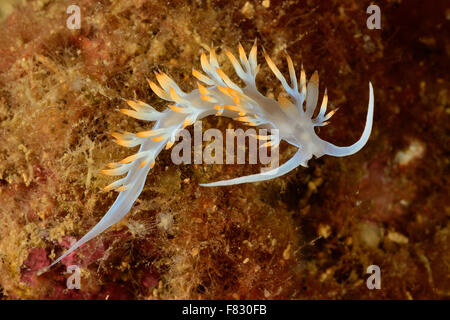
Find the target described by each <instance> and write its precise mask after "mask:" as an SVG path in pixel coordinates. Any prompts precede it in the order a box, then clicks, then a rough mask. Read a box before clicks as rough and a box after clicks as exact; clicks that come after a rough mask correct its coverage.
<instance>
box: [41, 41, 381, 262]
mask: <svg viewBox="0 0 450 320" xmlns="http://www.w3.org/2000/svg"><path fill="white" fill-rule="evenodd" d="M238 50H239V60H238V59H237V58H236V57H235V56H234V55H233V54H232V53H231V52H230V51H226V55H227V57H228V59H229V60H230V62H231V64H232V65H233V67H234V70H235V71H236V74H237V75H238V77H239V78H240V79H241V80H242V82H243V83H244V86H243V87H240V86H238V85H237V84H235V83H234V82H233V81H232V80H231V79H230V78H229V77H228V76H227V75H226V74H225V73H224V72H223V71H222V69H221V68H220V66H219V63H218V61H217V58H216V53H215V50H214V48H211V49H210V52H209V59H208V58H207V56H206V54H205V53H202V54H201V57H200V61H201V66H202V69H203V72H204V73H201V72H199V71H197V70H193V71H192V75H193V76H194V77H195V78H197V79H198V80H199V83H198V88H197V89H195V90H193V91H191V92H188V93H186V92H183V91H182V90H181V89H180V88H179V86H178V85H177V84H176V83H175V82H174V81H173V80H172V79H171V78H170V77H168V76H167V75H166V74H164V73H156V80H157V82H158V83H159V86H158V85H157V84H156V83H155V82H153V81H149V85H150V87H151V89H152V90H153V92H154V93H155V94H156V95H157V96H159V97H160V98H161V99H164V100H167V101H169V107H168V108H167V109H166V110H165V111H163V112H159V111H157V110H155V109H154V108H153V107H151V106H150V105H148V104H146V103H145V102H142V101H131V100H127V104H128V105H129V106H130V108H131V109H120V111H121V112H122V113H124V114H126V115H128V116H130V117H133V118H136V119H141V120H147V121H154V122H155V124H154V126H153V128H152V129H151V130H148V131H143V132H138V133H136V134H133V133H128V132H126V133H113V134H112V136H113V137H114V138H115V140H116V142H117V143H118V144H119V145H122V146H126V147H134V146H140V148H139V151H138V152H137V153H136V154H134V155H131V156H129V157H127V158H125V159H123V160H122V161H120V162H119V163H110V164H108V167H109V168H108V169H105V170H103V171H102V173H104V174H107V175H123V174H126V176H125V177H123V178H121V179H118V180H117V181H115V182H114V183H112V184H110V185H109V186H107V187H106V188H105V191H109V190H116V191H119V192H120V193H119V195H118V196H117V198H116V200H115V202H114V204H113V205H112V206H111V208H110V209H109V210H108V212H107V213H106V214H105V215H104V216H103V218H102V219H101V220H100V221H99V222H98V223H97V225H95V226H94V227H93V228H92V229H91V230H90V231H89V232H88V233H87V234H86V235H84V236H83V237H82V238H81V239H80V240H78V241H77V242H76V243H75V244H74V245H73V246H72V247H71V248H70V249H69V250H67V251H66V252H65V253H64V254H63V255H62V256H60V257H59V258H58V259H56V260H55V261H54V262H53V263H52V264H51V265H50V266H49V267H51V266H53V265H54V264H56V263H58V262H59V261H61V259H63V258H64V257H66V256H67V255H68V254H69V253H71V252H72V251H74V250H75V249H77V248H78V247H79V246H81V245H82V244H84V243H86V242H87V241H89V240H91V239H92V238H94V237H95V236H97V235H98V234H100V233H102V232H103V231H105V230H106V229H107V228H109V227H110V226H112V225H114V224H115V223H117V222H119V221H120V220H121V219H122V218H123V217H124V216H125V215H126V214H127V213H128V212H129V210H130V208H131V206H132V205H133V203H134V202H135V201H136V199H137V197H138V196H139V194H140V193H141V191H142V189H143V187H144V184H145V180H146V177H147V174H148V172H149V171H150V169H151V168H152V167H153V165H154V163H155V159H156V157H157V156H158V154H159V153H160V152H161V151H162V150H163V149H164V148H166V149H169V148H171V147H172V146H173V144H174V143H175V139H176V134H177V132H178V131H179V130H180V129H182V128H184V127H186V126H188V125H191V124H193V123H194V122H195V121H196V120H200V119H202V118H205V117H207V116H210V115H217V116H222V117H230V118H233V119H235V120H237V121H242V122H244V123H245V124H247V125H249V126H255V127H260V128H265V129H277V130H278V132H279V135H278V139H276V140H274V139H270V137H269V140H268V143H269V144H270V145H271V146H272V147H276V146H277V145H278V144H279V143H280V142H281V140H284V141H286V142H288V143H289V144H291V145H293V146H295V147H297V148H298V150H297V152H296V153H295V154H294V156H293V157H292V158H291V159H289V160H288V161H286V162H285V163H284V164H283V165H281V166H280V167H278V168H275V169H272V170H270V171H268V172H264V173H260V174H254V175H249V176H245V177H239V178H235V179H231V180H224V181H218V182H213V183H207V184H202V186H209V187H214V186H227V185H234V184H240V183H248V182H256V181H263V180H268V179H273V178H276V177H279V176H281V175H284V174H286V173H288V172H289V171H291V170H293V169H294V168H296V167H298V166H299V165H302V166H306V165H307V162H308V160H310V159H311V158H312V156H315V157H316V158H318V157H321V156H322V155H332V156H336V157H343V156H347V155H351V154H354V153H356V152H358V151H359V150H360V149H361V148H362V147H363V146H364V145H365V144H366V142H367V141H368V139H369V137H370V133H371V130H372V119H373V110H374V97H373V88H372V84H371V83H369V106H368V112H367V117H366V124H365V128H364V131H363V133H362V135H361V137H360V139H359V140H358V141H357V142H356V143H354V144H353V145H351V146H348V147H338V146H335V145H333V144H331V143H329V142H327V141H324V140H322V139H320V138H319V136H317V134H316V133H315V131H314V127H320V126H324V125H326V124H328V120H329V119H330V118H331V116H332V115H333V114H334V113H335V111H336V110H334V111H331V112H329V113H326V108H327V102H328V96H327V93H326V90H325V94H324V96H323V100H322V103H321V106H320V109H319V112H318V114H317V116H316V117H313V115H314V111H315V109H316V106H317V103H318V96H319V77H318V74H317V71H316V72H315V73H314V74H313V75H312V76H311V78H310V80H309V81H307V80H306V75H305V71H304V70H303V68H302V70H301V72H300V81H297V76H296V73H295V70H294V65H293V62H292V60H291V58H290V57H289V55H287V57H286V60H287V64H288V69H289V77H290V85H289V84H288V81H287V80H286V79H285V77H284V76H283V75H282V74H281V72H280V71H279V69H278V68H277V67H276V65H275V64H274V63H273V61H272V60H271V58H270V57H269V56H268V55H267V54H266V53H265V52H264V56H265V59H266V62H267V64H268V66H269V67H270V69H271V70H272V72H273V73H274V74H275V76H276V77H277V79H278V80H279V81H280V82H281V84H282V86H283V88H284V90H285V92H286V93H287V95H288V96H289V99H288V98H286V97H284V96H281V95H280V96H279V97H278V100H274V99H272V98H269V97H266V96H264V95H263V94H261V93H260V92H259V91H258V89H257V88H256V84H255V77H256V75H257V73H258V70H259V65H258V64H257V59H256V56H257V45H256V41H255V44H254V45H253V47H252V49H251V50H250V53H249V54H248V55H247V54H246V53H245V51H244V48H243V47H242V46H241V45H239V48H238ZM47 270H48V268H47Z"/></svg>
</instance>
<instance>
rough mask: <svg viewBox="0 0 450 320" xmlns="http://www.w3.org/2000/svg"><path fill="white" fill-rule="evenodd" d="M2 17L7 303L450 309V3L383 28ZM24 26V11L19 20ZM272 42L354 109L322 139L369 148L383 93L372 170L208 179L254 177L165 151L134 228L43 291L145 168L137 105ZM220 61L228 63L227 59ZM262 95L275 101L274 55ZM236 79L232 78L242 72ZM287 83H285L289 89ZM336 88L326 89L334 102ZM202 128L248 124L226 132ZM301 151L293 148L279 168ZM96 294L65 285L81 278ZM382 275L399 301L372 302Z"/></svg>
mask: <svg viewBox="0 0 450 320" xmlns="http://www.w3.org/2000/svg"><path fill="white" fill-rule="evenodd" d="M12 2H13V1H7V2H5V5H4V7H1V6H0V10H5V12H6V11H7V13H8V15H7V13H3V11H2V14H1V15H0V19H2V21H3V22H2V33H1V35H0V57H1V58H0V140H1V141H2V143H1V145H0V258H1V259H0V297H1V298H3V299H30V298H34V299H44V298H52V299H126V298H133V299H159V298H162V299H174V298H190V299H200V298H201V299H218V298H225V299H315V298H333V299H340V298H363V299H374V298H386V299H387V298H391V299H405V298H408V299H409V298H412V299H424V298H448V297H449V295H450V279H449V274H450V272H449V271H450V270H449V264H450V248H449V244H450V239H449V230H450V229H449V226H450V224H449V215H450V208H449V204H448V191H449V190H448V185H449V181H448V180H449V174H448V167H449V166H448V165H449V158H448V154H449V151H450V150H449V145H450V141H449V121H448V116H449V110H450V109H449V104H448V102H449V94H450V92H449V81H450V79H449V76H448V70H449V62H448V61H449V55H450V35H449V30H450V28H449V27H450V25H449V24H450V6H448V5H446V4H445V2H444V1H435V2H433V6H431V5H430V4H426V3H423V2H422V1H408V2H406V1H385V2H383V4H381V3H380V4H379V5H380V6H381V14H382V28H381V30H369V29H367V27H366V19H367V17H368V14H367V13H366V8H367V6H368V5H369V2H366V1H363V2H361V1H354V0H346V1H273V0H270V1H268V0H264V1H233V2H229V1H148V0H134V1H125V0H124V1H88V0H84V1H83V0H80V1H77V5H78V6H80V8H81V15H82V19H81V29H80V30H69V29H68V28H67V27H66V19H67V18H68V16H69V15H68V14H67V13H66V8H67V6H68V5H70V4H73V1H51V0H39V1H28V2H27V1H20V3H23V5H22V6H21V7H20V8H18V9H15V10H12V11H11V9H10V8H11V7H10V6H9V3H12ZM9 12H10V13H9ZM255 38H257V39H258V41H259V44H260V45H262V46H263V47H264V48H265V49H266V50H267V51H268V53H269V54H270V55H271V56H272V58H273V60H274V61H275V63H277V65H278V66H279V67H280V69H281V71H282V72H284V73H285V74H287V66H286V65H285V64H284V61H283V60H284V51H285V50H286V51H287V52H288V53H289V54H290V55H291V57H292V59H293V61H294V63H295V65H296V68H297V70H298V69H299V68H300V63H301V62H303V63H304V67H305V69H306V72H307V74H308V75H310V74H312V72H313V71H314V70H318V71H319V75H320V79H321V88H322V89H323V88H324V87H325V86H326V87H327V88H328V95H329V101H330V103H331V104H332V105H333V106H335V107H337V106H339V107H340V110H339V112H338V113H337V114H336V115H335V116H334V117H333V119H332V125H330V126H329V127H324V128H321V131H320V135H321V136H322V137H323V138H324V139H326V140H328V141H331V142H333V143H336V144H338V145H349V144H351V143H353V142H354V141H356V140H357V139H358V138H359V135H360V133H361V132H362V128H363V126H364V121H365V114H366V111H367V101H368V90H367V83H368V82H369V81H372V83H373V85H374V89H375V116H374V127H373V131H372V136H371V138H370V140H369V142H368V144H367V145H366V146H365V147H364V148H363V149H362V150H361V151H360V152H359V153H357V154H356V155H353V156H351V157H346V158H333V157H322V158H320V159H317V160H314V159H313V160H312V161H310V162H309V168H303V167H299V168H297V169H296V170H294V171H293V172H291V173H290V174H288V175H286V176H283V177H281V178H278V179H275V180H269V181H267V182H263V183H259V184H256V183H255V184H245V185H236V186H232V187H222V188H202V187H200V186H199V185H198V184H199V183H203V182H210V181H216V180H221V179H226V178H231V177H237V176H242V175H246V174H250V173H254V172H257V170H258V166H256V165H181V166H176V165H174V164H172V162H171V160H170V153H169V152H167V151H166V152H162V153H161V155H160V156H159V157H158V159H157V162H156V165H155V168H154V169H153V170H152V171H151V172H150V174H149V176H148V178H147V183H146V185H145V187H144V191H143V193H142V194H141V196H140V197H139V199H138V201H137V202H136V204H135V205H134V206H133V208H132V210H131V212H130V213H129V215H128V216H127V218H126V219H125V220H124V221H122V222H121V223H119V224H118V225H116V226H114V227H113V228H111V229H109V230H108V231H107V232H105V233H104V234H102V235H100V236H99V237H97V238H95V239H94V240H92V241H90V242H89V243H88V244H87V245H86V246H84V247H82V248H81V249H79V250H77V251H76V252H75V253H73V254H71V255H70V256H68V257H67V258H65V259H64V260H63V261H62V263H61V264H59V265H57V266H55V267H54V268H52V269H51V270H50V271H49V272H47V273H45V274H43V275H40V276H38V275H37V274H36V272H37V270H39V269H40V268H42V267H44V266H47V265H48V264H49V263H50V262H51V261H53V260H54V259H55V258H57V257H58V256H59V255H60V254H61V253H62V252H64V250H66V249H67V248H69V247H70V244H71V243H73V241H75V240H76V239H79V238H80V237H81V236H82V235H84V234H85V233H86V232H87V231H88V230H89V229H90V228H91V227H92V226H94V225H95V224H96V223H97V222H98V221H99V220H100V218H101V217H102V216H103V214H104V213H105V212H106V211H107V209H108V208H109V206H110V205H111V204H112V202H113V201H114V198H115V194H114V193H113V192H111V193H101V192H100V190H101V188H102V187H104V186H106V185H107V184H109V183H110V182H112V180H113V179H112V178H110V177H106V176H102V175H100V174H99V170H100V169H102V168H104V166H105V164H106V163H108V162H111V161H114V160H119V159H122V158H124V157H125V156H127V155H129V154H130V150H128V149H126V148H122V147H120V146H117V145H115V144H114V143H113V142H112V139H111V138H110V136H109V133H110V132H112V131H117V130H127V131H132V132H135V131H139V130H145V129H147V125H148V124H147V123H146V122H143V121H138V120H133V119H132V118H129V117H126V116H124V115H121V114H120V113H118V112H116V109H117V107H118V106H120V107H122V106H124V102H123V101H122V100H121V98H131V99H139V100H143V101H147V102H149V103H150V104H152V105H153V106H154V107H155V108H157V109H159V110H162V109H163V108H164V107H165V106H166V104H165V103H164V102H163V101H161V100H160V99H159V98H157V97H156V96H155V95H154V94H153V93H152V92H151V90H150V88H149V87H148V85H147V82H146V78H150V79H152V78H153V77H154V76H153V72H154V71H157V70H163V71H165V72H167V73H168V74H169V75H171V76H172V77H173V78H174V80H175V81H176V82H177V83H179V84H180V86H181V87H182V89H191V88H193V87H194V86H195V85H196V81H195V80H194V79H193V77H192V76H191V74H190V73H191V70H192V68H193V67H195V68H198V66H199V64H200V62H199V54H200V52H201V50H202V48H204V47H205V46H208V45H210V44H211V43H214V45H215V46H217V47H219V48H220V47H222V48H224V47H229V48H231V49H232V51H233V52H234V48H236V47H237V44H238V42H241V43H242V44H243V46H244V47H245V48H246V50H248V49H249V48H250V46H251V44H252V43H253V40H254V39H255ZM218 58H219V62H222V63H223V62H224V61H225V60H226V58H225V55H224V53H223V51H220V50H219V51H218ZM258 61H259V63H260V64H261V67H262V70H261V72H260V74H259V75H258V78H257V84H258V86H259V88H260V90H261V91H262V92H263V93H266V94H269V95H270V94H273V95H274V96H277V95H278V93H279V92H280V91H281V85H279V84H278V82H276V81H274V77H273V75H272V74H271V73H270V72H269V70H268V67H267V65H266V64H265V63H264V62H263V58H262V56H261V54H259V56H258ZM223 65H224V68H225V69H226V68H228V69H226V71H227V73H229V74H233V72H232V67H231V65H230V64H229V63H227V62H225V63H224V64H223ZM274 84H275V85H274ZM321 92H322V90H321ZM203 127H204V129H206V128H208V127H215V128H219V129H221V130H222V131H224V130H225V129H226V128H228V127H234V128H236V127H242V128H243V126H242V125H240V124H238V123H236V122H233V121H231V120H227V119H223V118H212V117H211V118H208V119H207V121H204V122H203ZM293 151H294V149H293V148H291V147H288V146H286V145H282V146H281V161H284V160H286V159H289V157H290V155H292V152H293ZM73 264H76V265H78V266H80V267H81V268H82V269H81V270H82V271H81V289H80V290H69V289H67V287H66V279H67V277H68V275H67V274H66V273H65V271H66V267H67V266H68V265H73ZM372 264H376V265H379V266H380V268H381V272H382V289H381V290H368V289H367V287H366V279H367V276H368V275H367V274H366V268H367V267H368V266H369V265H372Z"/></svg>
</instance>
